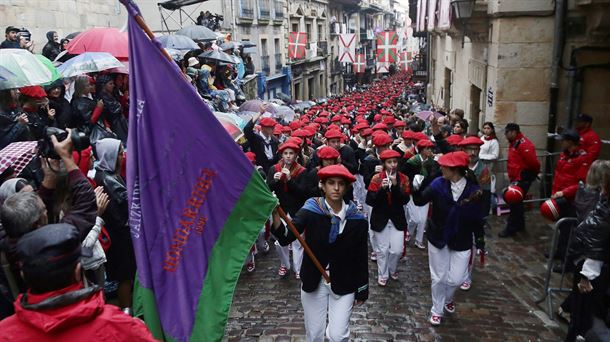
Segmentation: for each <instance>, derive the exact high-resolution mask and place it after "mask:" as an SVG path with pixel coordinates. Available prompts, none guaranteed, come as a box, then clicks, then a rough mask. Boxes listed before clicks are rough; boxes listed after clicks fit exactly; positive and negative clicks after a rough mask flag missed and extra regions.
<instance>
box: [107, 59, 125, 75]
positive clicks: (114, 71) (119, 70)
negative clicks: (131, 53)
mask: <svg viewBox="0 0 610 342" xmlns="http://www.w3.org/2000/svg"><path fill="white" fill-rule="evenodd" d="M106 72H108V73H111V74H126V75H129V62H121V66H120V67H118V68H112V69H108V70H106Z"/></svg>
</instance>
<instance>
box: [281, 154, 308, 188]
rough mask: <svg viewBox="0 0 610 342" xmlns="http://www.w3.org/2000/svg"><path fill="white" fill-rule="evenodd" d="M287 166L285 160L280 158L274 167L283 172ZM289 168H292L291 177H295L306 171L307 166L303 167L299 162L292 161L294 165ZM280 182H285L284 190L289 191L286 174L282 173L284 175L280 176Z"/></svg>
mask: <svg viewBox="0 0 610 342" xmlns="http://www.w3.org/2000/svg"><path fill="white" fill-rule="evenodd" d="M285 166H286V164H284V161H282V160H280V162H279V163H277V164H275V165H274V166H273V167H274V168H275V172H282V169H283V168H284V167H285ZM289 170H290V179H295V178H296V177H298V176H299V175H300V174H301V173H303V172H305V168H304V167H302V166H301V165H300V164H299V163H297V162H294V163H292V165H290V168H289ZM280 182H283V183H284V191H285V192H288V182H287V181H286V175H284V174H282V177H281V178H280Z"/></svg>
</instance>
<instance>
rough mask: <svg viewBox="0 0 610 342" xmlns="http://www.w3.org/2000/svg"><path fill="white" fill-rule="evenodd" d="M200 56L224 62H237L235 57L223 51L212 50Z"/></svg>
mask: <svg viewBox="0 0 610 342" xmlns="http://www.w3.org/2000/svg"><path fill="white" fill-rule="evenodd" d="M199 57H200V58H205V59H210V60H214V61H217V62H222V63H231V64H236V63H237V62H236V61H235V58H233V56H231V55H229V54H228V53H224V52H222V51H216V50H210V51H205V52H204V53H202V54H200V55H199Z"/></svg>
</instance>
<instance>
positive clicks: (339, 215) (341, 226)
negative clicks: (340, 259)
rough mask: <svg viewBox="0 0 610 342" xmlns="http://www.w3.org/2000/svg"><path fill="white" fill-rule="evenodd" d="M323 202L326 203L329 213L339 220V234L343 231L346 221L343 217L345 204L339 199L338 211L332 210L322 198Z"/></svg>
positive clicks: (345, 212) (345, 211)
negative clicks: (339, 206) (339, 208)
mask: <svg viewBox="0 0 610 342" xmlns="http://www.w3.org/2000/svg"><path fill="white" fill-rule="evenodd" d="M324 203H326V207H327V208H328V209H329V210H330V213H331V214H333V215H335V216H337V217H338V218H339V219H340V220H341V223H339V234H341V233H343V229H345V224H346V223H347V220H346V219H345V215H347V206H346V205H345V202H344V201H341V210H339V212H338V213H337V212H335V211H334V210H333V208H332V207H331V206H330V204H329V203H328V201H327V200H326V199H324Z"/></svg>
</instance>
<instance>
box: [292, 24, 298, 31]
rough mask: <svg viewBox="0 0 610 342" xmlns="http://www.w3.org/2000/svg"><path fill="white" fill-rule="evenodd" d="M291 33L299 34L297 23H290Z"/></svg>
mask: <svg viewBox="0 0 610 342" xmlns="http://www.w3.org/2000/svg"><path fill="white" fill-rule="evenodd" d="M292 32H299V23H292Z"/></svg>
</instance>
